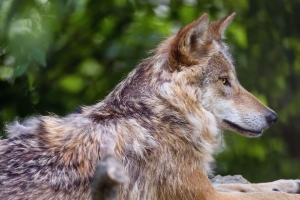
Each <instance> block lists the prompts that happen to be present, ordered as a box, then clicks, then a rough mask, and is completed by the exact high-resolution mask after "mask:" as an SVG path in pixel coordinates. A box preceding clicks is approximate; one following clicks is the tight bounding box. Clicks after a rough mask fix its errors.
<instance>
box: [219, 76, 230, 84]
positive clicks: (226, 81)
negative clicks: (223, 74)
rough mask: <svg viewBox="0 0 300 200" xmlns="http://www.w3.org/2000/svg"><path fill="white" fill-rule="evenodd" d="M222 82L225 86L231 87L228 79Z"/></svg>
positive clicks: (222, 79) (223, 79)
mask: <svg viewBox="0 0 300 200" xmlns="http://www.w3.org/2000/svg"><path fill="white" fill-rule="evenodd" d="M220 80H221V81H222V83H223V85H228V86H230V83H229V81H228V78H220Z"/></svg>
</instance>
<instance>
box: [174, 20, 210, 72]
mask: <svg viewBox="0 0 300 200" xmlns="http://www.w3.org/2000/svg"><path fill="white" fill-rule="evenodd" d="M212 41H213V40H212V36H211V34H210V33H209V19H208V15H207V14H203V15H202V16H201V17H199V18H198V19H197V20H195V21H193V22H191V23H190V24H188V25H186V26H185V27H183V28H182V29H181V30H180V31H179V32H178V33H177V35H175V38H174V40H173V42H172V43H171V46H170V51H169V62H170V66H171V67H172V68H175V69H176V68H177V69H179V65H184V66H189V65H194V64H197V63H198V62H199V59H200V58H202V57H206V56H208V55H209V52H210V51H211V50H212V48H213V44H212Z"/></svg>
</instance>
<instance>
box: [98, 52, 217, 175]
mask: <svg viewBox="0 0 300 200" xmlns="http://www.w3.org/2000/svg"><path fill="white" fill-rule="evenodd" d="M165 57H166V55H164V54H162V55H161V56H153V57H151V58H149V59H147V60H144V61H143V62H142V63H141V64H140V65H139V66H138V67H137V68H136V69H135V70H134V71H133V72H132V73H130V74H129V76H128V77H127V78H126V79H125V80H124V81H122V82H121V83H120V84H119V85H118V86H117V87H116V88H115V89H114V90H113V91H112V92H111V93H110V94H109V95H108V97H107V98H106V99H105V100H104V101H103V102H101V103H99V104H97V105H96V106H95V107H94V109H97V114H96V115H94V116H93V118H94V119H95V120H96V121H99V122H101V123H103V121H106V122H108V121H110V122H112V121H114V124H115V126H116V127H115V130H116V132H117V133H116V134H117V138H119V143H120V144H122V145H123V146H124V145H129V146H131V147H133V149H131V152H124V149H123V147H121V149H119V152H118V153H119V154H122V153H130V154H135V155H137V156H138V157H139V158H138V159H147V158H148V157H149V156H150V157H151V154H153V153H155V152H156V151H168V152H170V151H171V152H173V153H174V155H176V156H177V158H178V159H185V157H186V153H187V152H186V151H191V152H192V154H190V155H194V158H192V160H193V161H192V162H193V163H194V164H195V165H201V166H203V167H204V169H205V170H206V171H207V172H209V164H210V163H211V162H212V161H213V158H212V155H213V152H214V150H215V146H216V135H217V134H218V129H217V126H216V122H215V119H214V117H213V116H212V115H211V114H210V113H208V112H207V111H206V110H204V109H203V108H202V107H201V106H199V105H198V104H199V103H198V102H197V101H198V100H199V99H200V98H198V97H197V96H196V97H193V98H194V99H191V98H189V94H188V92H190V91H189V90H191V88H188V87H187V86H186V85H187V84H186V83H185V82H184V80H182V79H183V78H184V77H181V76H182V75H181V74H180V73H179V72H172V73H178V74H177V75H176V76H173V75H172V73H171V72H170V71H169V69H168V63H167V61H166V60H167V59H166V58H165ZM198 95H200V94H198ZM195 101H196V103H197V104H195ZM118 130H119V131H118ZM124 138H125V139H124ZM126 138H128V140H126ZM122 145H121V146H122ZM124 148H125V149H127V148H126V147H125V146H124ZM165 148H169V149H165ZM180 155H181V156H182V157H180ZM178 156H179V157H178ZM172 159H174V158H172Z"/></svg>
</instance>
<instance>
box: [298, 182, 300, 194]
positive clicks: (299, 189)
mask: <svg viewBox="0 0 300 200" xmlns="http://www.w3.org/2000/svg"><path fill="white" fill-rule="evenodd" d="M297 194H300V182H298V192H297Z"/></svg>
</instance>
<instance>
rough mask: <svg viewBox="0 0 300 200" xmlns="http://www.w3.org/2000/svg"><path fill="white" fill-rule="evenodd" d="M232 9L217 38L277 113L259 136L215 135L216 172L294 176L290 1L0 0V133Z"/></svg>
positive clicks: (296, 38)
mask: <svg viewBox="0 0 300 200" xmlns="http://www.w3.org/2000/svg"><path fill="white" fill-rule="evenodd" d="M204 12H206V13H208V14H209V16H210V19H211V20H214V19H218V18H220V17H223V16H226V15H228V14H231V13H232V12H236V13H237V16H236V19H235V20H234V21H233V23H232V24H231V25H230V26H229V28H228V30H227V34H226V36H227V39H226V42H227V43H228V44H229V46H230V47H231V52H232V54H233V56H234V58H235V60H236V68H237V72H238V76H239V79H240V82H241V83H242V84H243V85H244V87H245V88H246V89H247V90H249V91H250V92H252V93H253V94H254V95H255V96H256V97H258V98H259V99H260V100H261V101H262V102H264V103H265V104H267V105H268V106H269V107H271V108H272V109H273V110H275V111H276V112H277V113H278V115H279V121H278V122H277V123H276V124H275V125H274V126H273V127H271V128H270V129H268V130H267V131H265V133H264V135H263V136H262V137H260V138H257V139H249V138H243V137H241V136H238V135H236V134H234V133H229V132H224V134H223V135H224V140H223V143H224V144H226V146H227V150H226V151H224V152H222V153H220V154H218V156H217V166H218V167H216V173H220V174H242V175H243V176H244V177H245V178H247V179H249V180H250V181H252V182H258V181H271V180H275V179H280V178H285V179H287V178H293V179H295V178H300V122H299V118H300V90H299V89H300V57H299V55H300V1H299V0H272V1H267V0H251V1H250V0H249V1H247V0H227V1H221V0H201V1H200V0H198V1H197V0H185V1H172V0H157V1H155V0H148V1H147V0H143V1H137V0H128V1H126V0H109V1H108V0H101V1H99V0H68V1H63V0H52V1H48V0H26V1H20V0H2V1H0V130H1V133H0V135H2V137H5V136H4V135H5V133H4V130H3V127H4V123H6V122H9V121H12V120H13V119H15V118H16V117H18V118H21V119H22V118H25V117H26V116H30V115H37V114H42V115H47V114H49V112H51V113H56V114H58V115H62V116H63V115H66V114H67V113H69V112H72V111H73V110H74V109H75V108H76V107H77V106H78V105H86V104H94V103H96V102H97V101H99V100H101V99H103V98H104V97H105V96H106V95H107V94H108V92H109V91H110V90H111V89H112V88H113V87H114V86H115V85H116V84H117V83H118V82H119V81H120V80H121V79H122V78H123V77H124V76H126V74H127V73H128V72H129V71H130V70H131V69H132V68H134V67H135V66H136V65H137V63H138V62H139V61H140V60H141V59H142V58H146V57H147V52H148V51H149V50H151V49H153V48H155V46H156V45H157V44H158V43H159V42H160V41H162V40H163V39H164V38H165V37H167V36H168V35H170V34H172V33H176V32H177V31H178V30H179V29H180V28H181V27H182V26H184V25H185V24H187V23H189V22H191V21H192V20H194V19H196V18H197V17H199V16H200V15H201V14H202V13H204Z"/></svg>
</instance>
